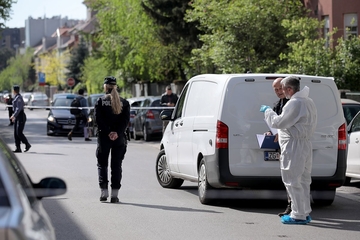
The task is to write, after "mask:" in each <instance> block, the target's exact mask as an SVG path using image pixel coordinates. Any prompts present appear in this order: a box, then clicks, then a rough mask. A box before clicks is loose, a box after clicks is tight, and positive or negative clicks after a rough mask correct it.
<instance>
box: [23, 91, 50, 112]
mask: <svg viewBox="0 0 360 240" xmlns="http://www.w3.org/2000/svg"><path fill="white" fill-rule="evenodd" d="M27 105H28V106H29V109H30V110H33V109H34V108H36V107H40V108H41V107H44V106H49V98H48V96H47V95H46V94H45V93H33V94H31V96H30V98H29V101H28V104H27ZM32 106H34V108H32Z"/></svg>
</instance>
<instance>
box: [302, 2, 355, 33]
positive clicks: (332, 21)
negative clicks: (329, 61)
mask: <svg viewBox="0 0 360 240" xmlns="http://www.w3.org/2000/svg"><path fill="white" fill-rule="evenodd" d="M303 3H304V5H305V7H307V8H308V9H310V10H311V16H313V17H316V18H318V19H319V20H324V21H325V26H324V30H323V33H324V35H326V34H327V33H328V32H329V31H331V30H332V29H334V28H337V32H336V33H335V34H334V35H333V38H334V40H336V39H338V38H341V37H344V38H345V39H347V38H349V37H351V36H359V30H358V18H359V15H360V0H303Z"/></svg>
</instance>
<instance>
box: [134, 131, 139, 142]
mask: <svg viewBox="0 0 360 240" xmlns="http://www.w3.org/2000/svg"><path fill="white" fill-rule="evenodd" d="M134 139H135V140H140V136H139V135H137V134H136V130H135V129H134Z"/></svg>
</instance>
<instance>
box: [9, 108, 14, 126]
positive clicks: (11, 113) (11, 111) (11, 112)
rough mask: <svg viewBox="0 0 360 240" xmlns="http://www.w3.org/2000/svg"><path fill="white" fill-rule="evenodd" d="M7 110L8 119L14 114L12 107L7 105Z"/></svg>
mask: <svg viewBox="0 0 360 240" xmlns="http://www.w3.org/2000/svg"><path fill="white" fill-rule="evenodd" d="M8 111H9V119H10V117H11V116H12V115H13V114H14V111H13V108H12V107H8ZM10 123H12V121H11V119H10Z"/></svg>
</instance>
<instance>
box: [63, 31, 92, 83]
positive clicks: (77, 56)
mask: <svg viewBox="0 0 360 240" xmlns="http://www.w3.org/2000/svg"><path fill="white" fill-rule="evenodd" d="M88 55H89V50H88V48H87V46H86V43H85V41H84V39H83V38H81V40H80V42H79V45H78V46H76V47H75V48H74V49H72V51H71V55H70V62H69V64H68V65H67V66H66V68H67V69H68V70H69V72H68V73H67V74H66V76H67V77H68V78H74V79H75V82H76V83H78V82H79V81H80V79H81V75H82V72H81V68H82V67H83V66H84V61H85V59H86V57H87V56H88Z"/></svg>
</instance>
